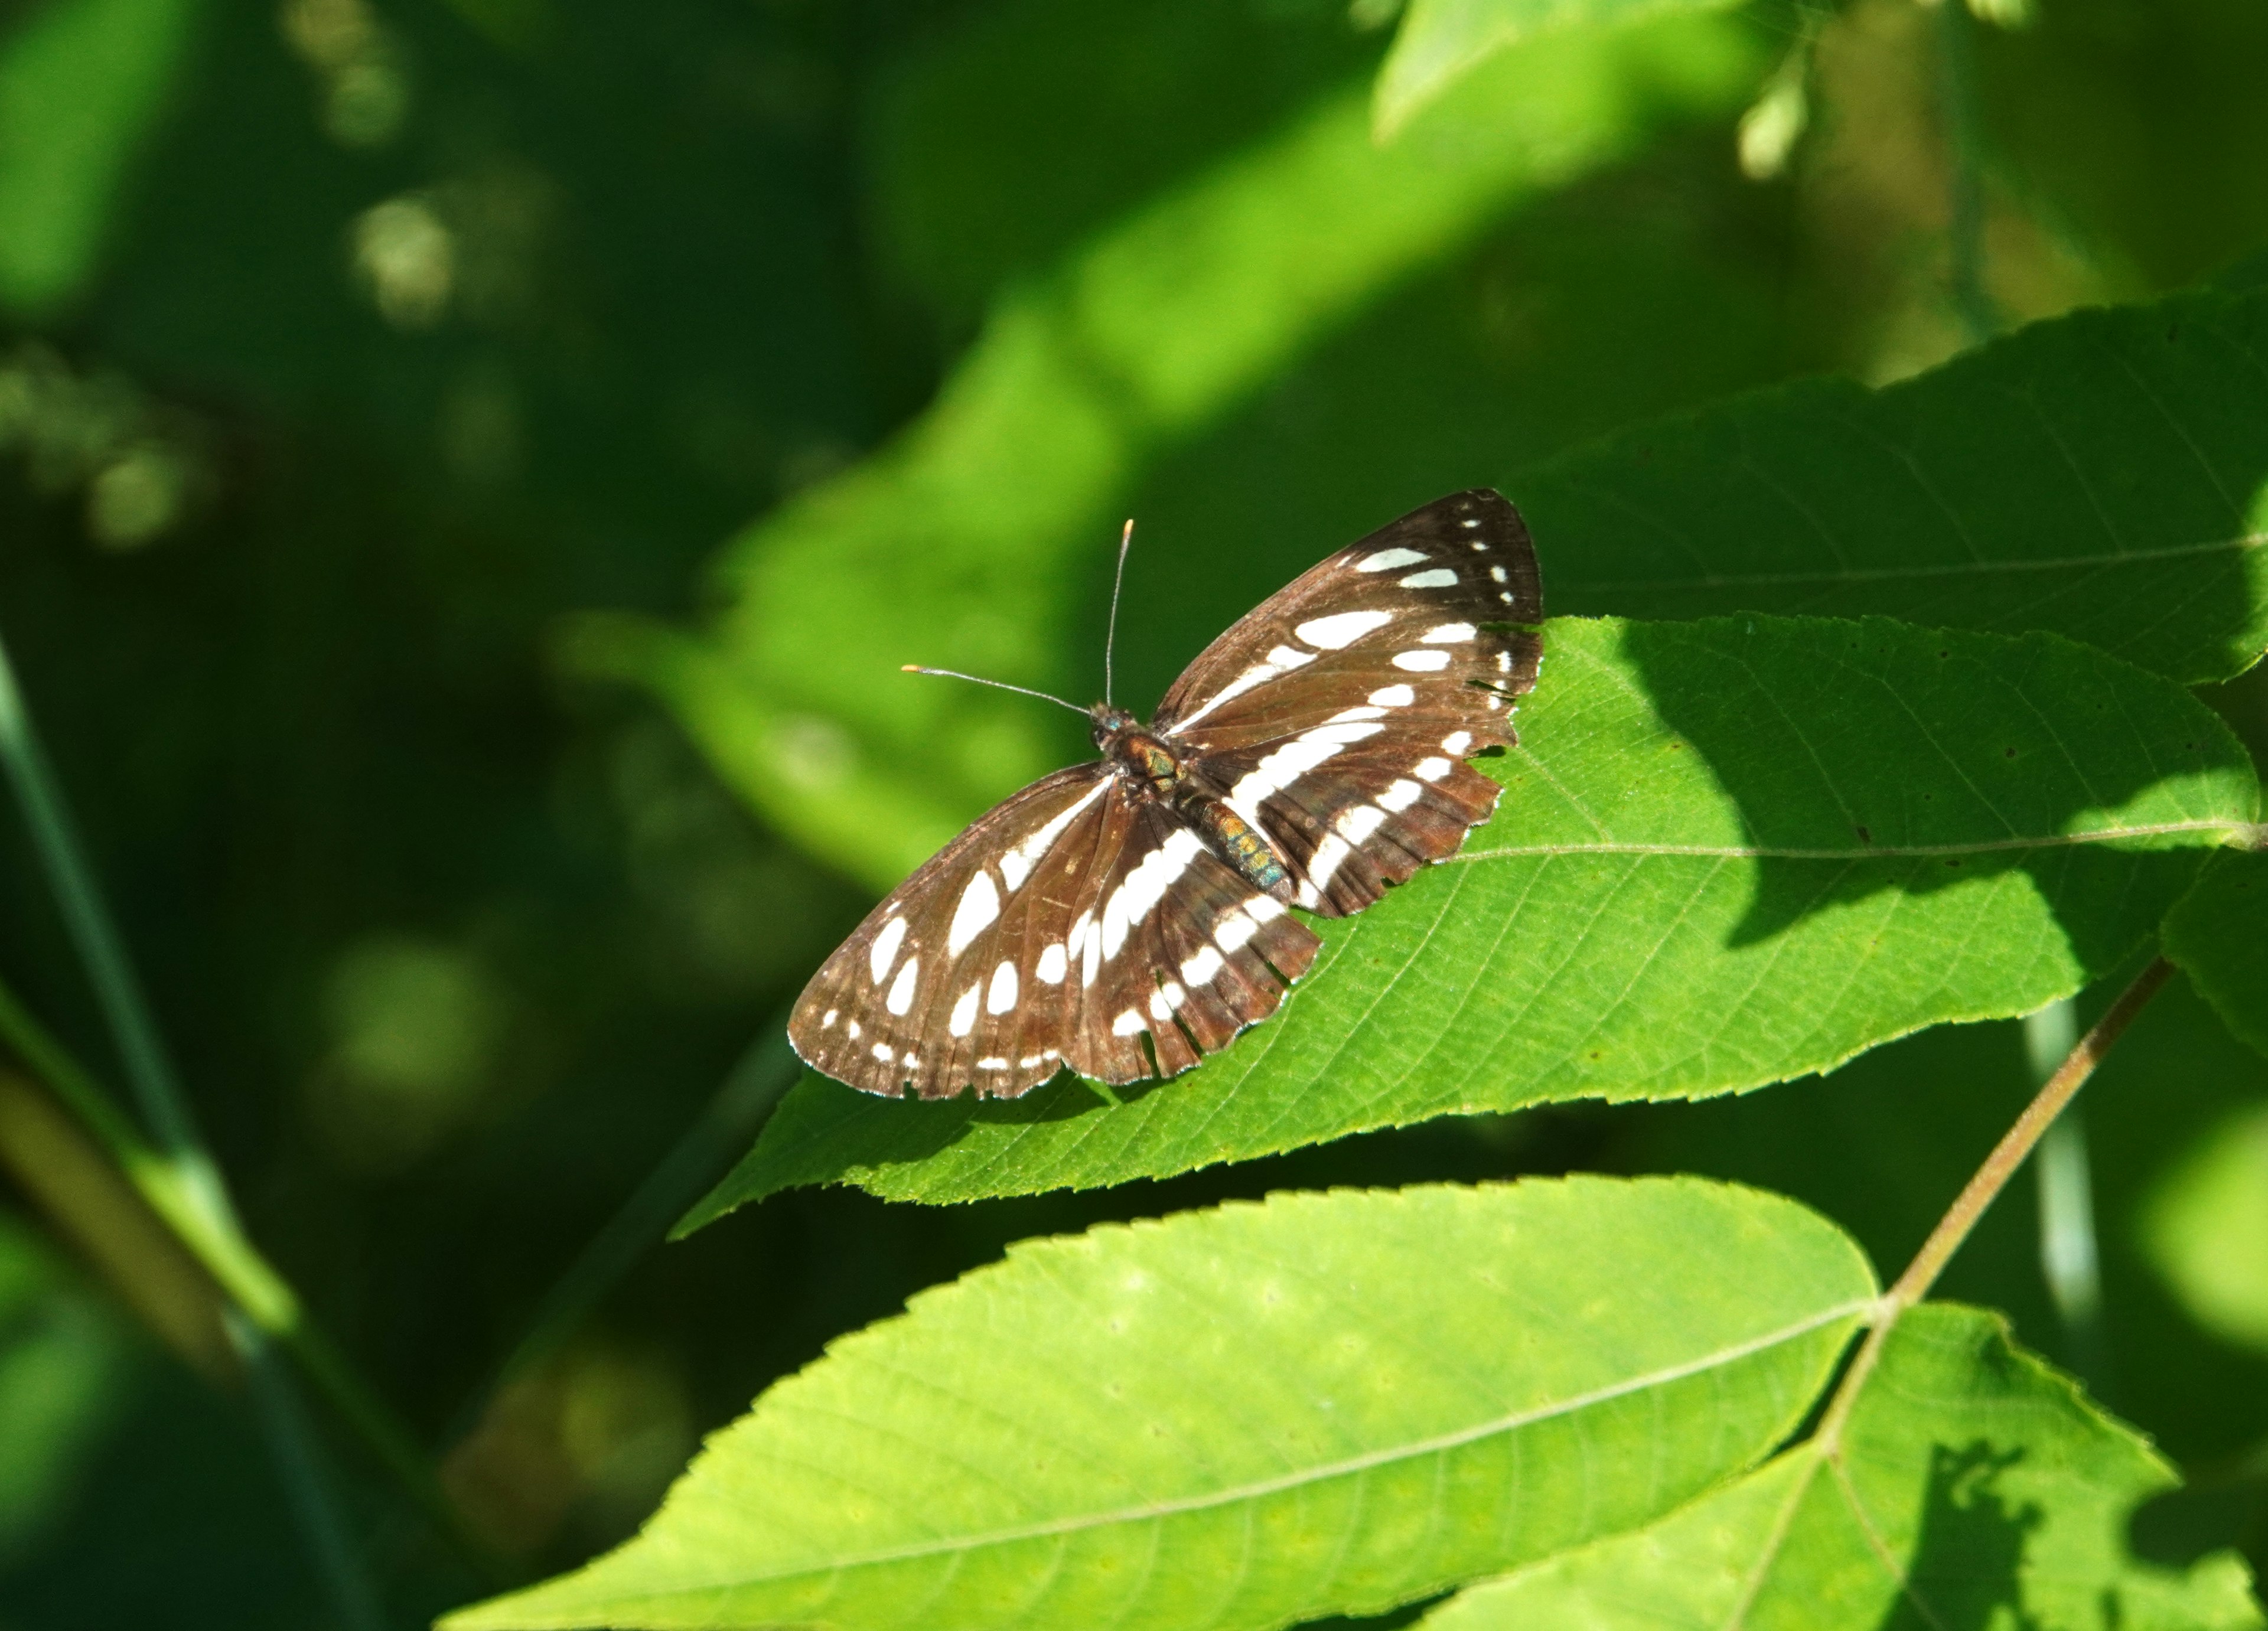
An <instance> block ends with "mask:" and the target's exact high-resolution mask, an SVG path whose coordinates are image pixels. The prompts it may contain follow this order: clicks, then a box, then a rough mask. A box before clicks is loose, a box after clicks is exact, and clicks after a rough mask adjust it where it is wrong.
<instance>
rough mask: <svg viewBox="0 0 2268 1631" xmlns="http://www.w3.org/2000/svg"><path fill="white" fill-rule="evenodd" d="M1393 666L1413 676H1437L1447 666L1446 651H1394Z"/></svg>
mask: <svg viewBox="0 0 2268 1631" xmlns="http://www.w3.org/2000/svg"><path fill="white" fill-rule="evenodd" d="M1394 665H1395V667H1396V668H1400V669H1403V670H1406V671H1407V672H1410V673H1413V674H1438V673H1440V672H1441V671H1442V670H1443V669H1445V668H1447V666H1448V665H1449V654H1448V653H1447V651H1396V652H1395V654H1394Z"/></svg>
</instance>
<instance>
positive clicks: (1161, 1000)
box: [1150, 980, 1189, 1019]
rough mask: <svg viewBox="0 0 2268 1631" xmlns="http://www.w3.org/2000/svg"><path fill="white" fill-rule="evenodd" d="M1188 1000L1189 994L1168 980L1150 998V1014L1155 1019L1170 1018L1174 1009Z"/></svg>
mask: <svg viewBox="0 0 2268 1631" xmlns="http://www.w3.org/2000/svg"><path fill="white" fill-rule="evenodd" d="M1188 1001H1189V993H1188V992H1186V991H1184V990H1182V988H1181V987H1179V986H1177V985H1175V983H1174V982H1173V981H1170V980H1168V981H1166V983H1165V984H1164V985H1163V986H1162V987H1160V989H1159V991H1158V995H1155V996H1153V997H1152V998H1151V999H1150V1014H1151V1017H1152V1018H1155V1019H1171V1018H1173V1017H1174V1010H1175V1009H1177V1008H1179V1007H1180V1006H1181V1005H1182V1003H1186V1002H1188Z"/></svg>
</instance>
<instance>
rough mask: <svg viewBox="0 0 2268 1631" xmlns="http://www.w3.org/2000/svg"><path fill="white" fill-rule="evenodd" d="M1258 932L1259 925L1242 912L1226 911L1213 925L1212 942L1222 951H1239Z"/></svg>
mask: <svg viewBox="0 0 2268 1631" xmlns="http://www.w3.org/2000/svg"><path fill="white" fill-rule="evenodd" d="M1259 932H1260V925H1259V924H1257V923H1256V922H1253V921H1252V920H1251V919H1250V918H1248V917H1247V916H1245V915H1244V914H1243V913H1241V912H1226V913H1223V914H1222V915H1221V920H1220V922H1218V923H1216V924H1214V925H1213V930H1212V938H1213V944H1216V945H1218V946H1219V948H1220V949H1221V950H1222V951H1242V950H1243V949H1244V947H1245V944H1246V943H1247V942H1248V941H1249V940H1250V939H1251V938H1252V937H1253V936H1255V935H1256V934H1258V933H1259ZM1191 983H1192V984H1194V983H1195V981H1192V982H1191Z"/></svg>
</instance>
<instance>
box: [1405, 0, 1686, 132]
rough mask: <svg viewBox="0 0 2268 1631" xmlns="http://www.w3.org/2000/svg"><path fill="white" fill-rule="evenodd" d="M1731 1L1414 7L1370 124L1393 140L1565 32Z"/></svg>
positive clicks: (1498, 1) (1421, 0)
mask: <svg viewBox="0 0 2268 1631" xmlns="http://www.w3.org/2000/svg"><path fill="white" fill-rule="evenodd" d="M1729 3H1730V0H1410V5H1409V9H1408V10H1407V11H1404V12H1403V16H1402V26H1401V28H1400V30H1399V31H1398V32H1396V33H1395V36H1394V47H1393V49H1391V50H1390V51H1388V53H1387V55H1386V62H1385V63H1384V64H1383V65H1382V66H1381V68H1380V69H1379V70H1378V84H1377V88H1376V90H1375V91H1374V92H1373V97H1372V109H1371V124H1372V129H1373V130H1374V131H1375V133H1376V135H1377V136H1378V139H1379V140H1381V141H1388V140H1391V139H1392V138H1393V137H1394V136H1396V135H1398V134H1400V132H1401V130H1402V128H1403V126H1404V125H1406V124H1408V123H1409V122H1410V120H1411V119H1412V118H1413V117H1415V116H1416V115H1417V114H1418V113H1419V112H1420V111H1421V110H1423V109H1424V108H1425V107H1427V106H1428V105H1429V104H1431V103H1432V102H1433V101H1435V100H1436V99H1439V98H1440V97H1441V96H1442V95H1444V94H1446V93H1447V92H1448V90H1449V89H1450V87H1451V86H1453V85H1454V84H1456V83H1457V81H1458V80H1460V79H1462V78H1463V77H1465V76H1466V75H1467V74H1469V73H1471V72H1472V71H1473V70H1475V69H1476V68H1478V67H1480V66H1481V65H1482V64H1483V63H1484V62H1487V61H1488V59H1489V58H1490V57H1491V56H1494V55H1496V54H1497V53H1498V52H1499V51H1502V50H1505V49H1506V48H1509V47H1512V46H1515V45H1518V44H1520V43H1521V42H1522V41H1523V40H1533V39H1535V38H1537V37H1538V36H1539V35H1545V34H1550V33H1554V32H1556V31H1557V30H1560V29H1565V28H1582V27H1593V28H1598V27H1609V26H1614V25H1615V24H1617V23H1626V22H1628V21H1629V20H1630V19H1631V18H1634V17H1640V16H1644V15H1646V13H1648V12H1653V11H1670V10H1674V9H1675V10H1689V11H1701V10H1705V9H1712V8H1715V7H1721V6H1723V5H1726V4H1729Z"/></svg>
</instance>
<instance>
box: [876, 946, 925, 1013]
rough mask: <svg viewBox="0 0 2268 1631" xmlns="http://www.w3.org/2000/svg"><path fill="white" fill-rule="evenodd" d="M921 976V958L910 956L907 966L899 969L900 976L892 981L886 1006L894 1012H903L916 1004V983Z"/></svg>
mask: <svg viewBox="0 0 2268 1631" xmlns="http://www.w3.org/2000/svg"><path fill="white" fill-rule="evenodd" d="M920 976H921V959H919V958H917V957H909V958H908V959H906V966H904V967H903V968H901V969H900V970H898V977H897V978H896V979H895V980H893V981H890V995H889V997H888V998H887V1001H886V1003H885V1004H884V1006H886V1007H887V1008H888V1009H889V1010H890V1011H891V1012H892V1013H894V1014H902V1013H905V1012H907V1011H908V1010H910V1009H911V1008H912V1007H913V1005H914V984H915V982H916V981H917V980H918V979H919V978H920Z"/></svg>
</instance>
